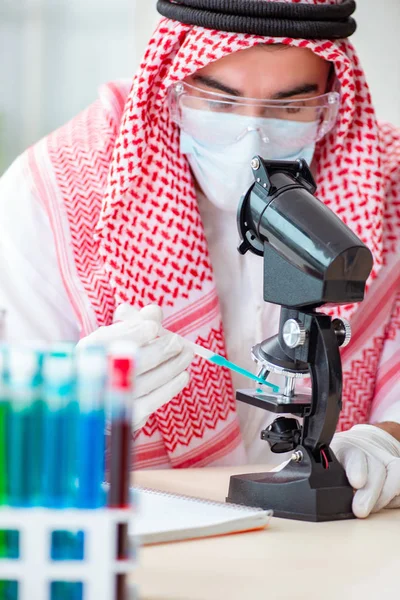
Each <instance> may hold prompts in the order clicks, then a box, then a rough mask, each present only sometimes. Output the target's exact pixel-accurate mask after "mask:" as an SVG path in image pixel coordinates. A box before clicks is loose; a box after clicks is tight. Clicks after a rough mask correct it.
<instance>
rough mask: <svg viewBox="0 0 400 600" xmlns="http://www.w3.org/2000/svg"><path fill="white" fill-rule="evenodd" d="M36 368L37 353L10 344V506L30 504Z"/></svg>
mask: <svg viewBox="0 0 400 600" xmlns="http://www.w3.org/2000/svg"><path fill="white" fill-rule="evenodd" d="M37 371H38V360H37V355H36V352H34V351H33V350H32V349H29V348H24V347H17V346H15V347H11V348H10V352H9V357H8V376H9V390H10V399H11V408H10V411H9V419H8V432H7V434H8V435H7V437H8V444H7V446H8V461H7V462H8V486H9V502H10V505H11V506H15V507H28V506H30V505H31V502H32V498H31V491H32V490H30V489H29V487H28V480H29V476H28V468H29V458H30V456H29V454H30V446H31V443H30V442H31V441H32V438H33V437H34V436H36V435H37V432H35V428H34V425H33V424H32V423H31V418H30V417H31V410H32V406H33V403H34V401H35V399H36V392H35V376H36V374H37Z"/></svg>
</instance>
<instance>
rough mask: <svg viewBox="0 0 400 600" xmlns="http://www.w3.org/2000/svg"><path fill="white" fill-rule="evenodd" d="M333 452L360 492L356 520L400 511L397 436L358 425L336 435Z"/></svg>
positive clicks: (356, 496) (399, 453) (354, 506)
mask: <svg viewBox="0 0 400 600" xmlns="http://www.w3.org/2000/svg"><path fill="white" fill-rule="evenodd" d="M331 448H332V450H333V452H334V453H335V454H336V457H337V459H338V460H339V462H340V463H341V465H342V466H343V468H344V469H345V471H346V474H347V477H348V480H349V482H350V485H351V486H352V487H353V488H354V489H355V490H356V492H355V494H354V499H353V512H354V514H355V516H356V517H359V518H365V517H367V516H368V515H369V514H370V513H371V512H378V511H379V510H381V509H382V508H400V443H399V442H398V441H397V440H396V439H395V438H394V437H393V436H391V435H390V434H389V433H387V432H386V431H383V429H380V428H379V427H375V426H374V425H355V426H354V427H352V429H350V430H349V431H345V432H343V433H337V434H335V436H334V437H333V440H332V443H331Z"/></svg>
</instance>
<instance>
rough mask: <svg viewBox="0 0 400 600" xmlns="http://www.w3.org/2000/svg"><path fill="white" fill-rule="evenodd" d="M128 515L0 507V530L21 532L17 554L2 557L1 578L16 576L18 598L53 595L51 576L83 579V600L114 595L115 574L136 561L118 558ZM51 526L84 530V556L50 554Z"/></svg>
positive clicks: (48, 599) (104, 599)
mask: <svg viewBox="0 0 400 600" xmlns="http://www.w3.org/2000/svg"><path fill="white" fill-rule="evenodd" d="M131 515H132V511H131V510H130V509H110V508H104V509H103V508H101V509H95V510H77V509H62V510H50V509H45V508H28V509H24V508H21V509H19V508H18V509H15V508H1V509H0V530H8V531H18V532H19V558H18V559H15V560H8V559H0V580H10V581H17V582H18V600H51V596H50V584H51V582H53V581H63V582H70V581H73V582H81V583H82V584H83V590H84V592H83V597H84V600H117V597H116V579H117V576H118V575H124V574H126V575H129V574H130V573H132V571H133V568H134V565H135V561H134V558H131V559H129V560H118V559H117V543H118V525H129V521H130V518H131ZM53 531H74V532H76V531H83V532H84V557H83V560H62V561H56V560H52V559H51V534H52V532H53ZM124 600H125V599H124ZM126 600H128V598H126Z"/></svg>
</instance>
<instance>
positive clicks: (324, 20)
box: [157, 0, 357, 40]
mask: <svg viewBox="0 0 400 600" xmlns="http://www.w3.org/2000/svg"><path fill="white" fill-rule="evenodd" d="M157 10H158V12H159V13H160V14H161V15H163V16H164V17H168V18H169V19H173V20H175V21H180V22H181V23H185V24H186V25H198V26H200V27H205V28H207V29H217V30H219V31H229V32H232V33H251V34H255V35H264V36H271V37H291V38H302V39H311V40H314V39H324V40H335V39H339V38H347V37H350V36H351V35H352V34H353V33H354V32H355V30H356V27H357V25H356V22H355V20H354V19H353V18H352V17H351V15H352V14H353V13H354V12H355V10H356V3H355V1H354V0H342V2H341V3H340V4H325V5H321V4H299V3H293V4H288V3H286V2H269V0H158V2H157Z"/></svg>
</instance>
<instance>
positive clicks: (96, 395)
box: [77, 347, 107, 509]
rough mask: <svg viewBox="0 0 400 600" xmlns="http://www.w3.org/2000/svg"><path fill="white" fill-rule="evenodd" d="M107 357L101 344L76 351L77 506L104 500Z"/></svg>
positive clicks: (92, 505) (88, 506)
mask: <svg viewBox="0 0 400 600" xmlns="http://www.w3.org/2000/svg"><path fill="white" fill-rule="evenodd" d="M106 376H107V357H106V354H105V350H104V348H102V347H88V348H85V349H82V350H80V351H79V352H78V354H77V396H78V401H79V429H78V448H79V457H78V481H79V484H78V500H77V505H78V508H83V509H93V508H100V507H101V506H104V505H105V503H106V493H105V491H104V487H103V484H104V480H105V428H106V417H105V404H104V402H105V399H104V395H105V385H106Z"/></svg>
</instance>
